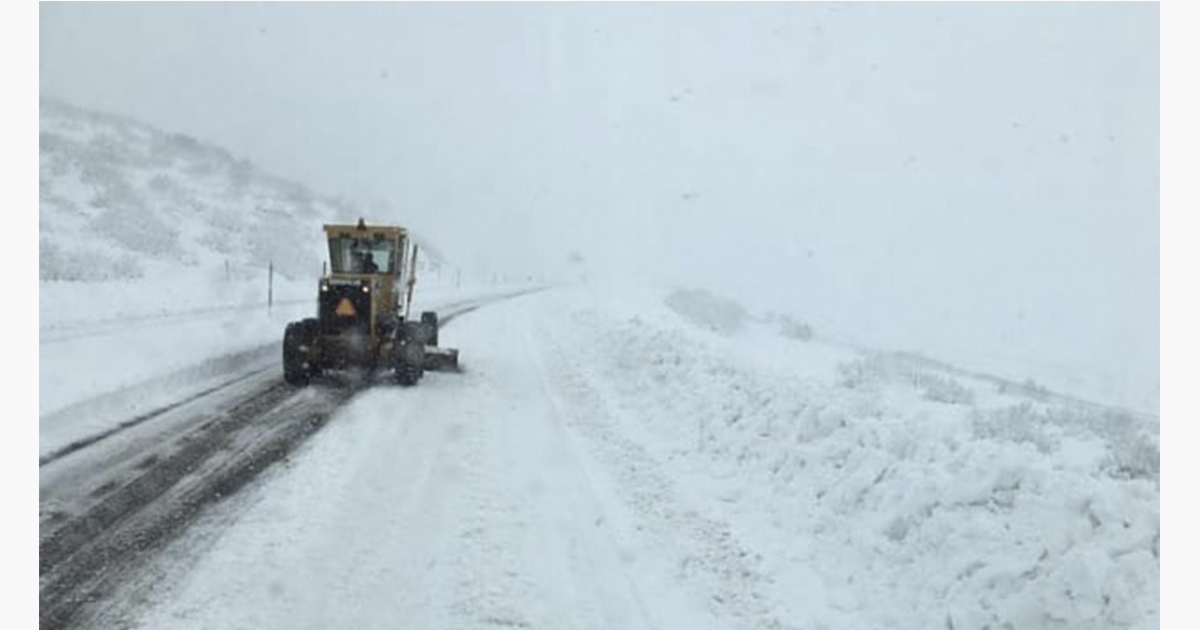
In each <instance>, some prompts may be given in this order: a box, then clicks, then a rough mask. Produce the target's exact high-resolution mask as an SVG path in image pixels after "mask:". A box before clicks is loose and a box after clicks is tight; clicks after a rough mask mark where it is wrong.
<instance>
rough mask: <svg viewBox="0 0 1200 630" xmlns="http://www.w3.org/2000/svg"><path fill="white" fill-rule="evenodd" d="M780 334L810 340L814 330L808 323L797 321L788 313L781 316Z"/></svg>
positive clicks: (789, 337)
mask: <svg viewBox="0 0 1200 630" xmlns="http://www.w3.org/2000/svg"><path fill="white" fill-rule="evenodd" d="M779 335H780V336H781V337H787V338H788V339H799V340H800V341H809V340H811V339H812V337H813V331H812V327H811V326H809V325H808V324H803V323H800V322H797V321H796V320H794V319H792V318H791V317H788V316H787V315H781V316H780V317H779Z"/></svg>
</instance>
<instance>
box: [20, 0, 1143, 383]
mask: <svg viewBox="0 0 1200 630" xmlns="http://www.w3.org/2000/svg"><path fill="white" fill-rule="evenodd" d="M1158 18H1159V12H1158V5H1157V4H1153V3H1003V2H1002V3H943V2H938V3H920V4H911V3H882V4H858V3H851V4H837V5H827V4H820V3H762V4H758V3H755V4H743V3H735V4H725V3H720V4H717V3H699V4H692V3H662V4H635V3H599V4H593V3H587V4H558V3H533V4H501V3H483V4H474V3H438V4H415V3H350V4H344V3H337V4H333V3H330V4H326V3H296V4H293V3H261V4H260V3H234V4H225V3H196V4H193V3H166V4H159V3H120V4H110V3H80V4H74V3H71V4H67V3H42V4H40V61H39V64H40V65H39V67H40V73H39V74H40V90H41V92H42V94H44V95H47V96H53V97H58V98H63V99H65V100H68V101H70V102H74V103H76V104H79V105H83V106H87V107H93V108H98V109H102V110H106V111H110V112H114V113H118V114H125V115H129V116H132V117H135V118H137V119H141V120H144V121H146V122H149V123H151V124H154V125H156V126H159V127H161V128H164V129H166V130H170V131H178V132H183V133H189V134H192V135H195V136H197V137H199V138H202V139H204V140H207V141H211V142H214V143H217V144H221V145H223V146H226V147H228V148H229V149H231V150H232V151H234V152H235V153H238V154H241V155H245V156H248V157H250V158H251V159H252V160H254V161H255V162H257V163H258V164H259V165H260V166H262V167H263V168H265V169H267V170H269V171H272V172H276V173H279V174H281V175H284V176H287V177H290V178H294V179H296V180H299V181H302V182H304V183H306V184H308V185H310V186H311V187H313V188H315V189H317V190H320V191H322V192H326V193H333V194H344V195H346V196H348V197H351V198H356V199H379V200H384V201H386V202H387V203H388V204H390V205H391V207H393V208H395V211H396V218H398V219H400V220H403V221H405V222H406V223H408V224H410V225H412V226H414V227H415V228H417V229H418V230H421V231H422V232H424V233H425V234H426V235H427V236H428V237H429V238H431V239H432V241H433V242H434V243H435V244H437V245H438V246H439V247H440V248H441V249H442V250H443V251H444V252H445V253H446V254H448V255H449V256H450V257H452V258H455V259H457V260H458V261H459V262H460V264H464V265H473V266H476V267H480V268H484V267H486V268H491V267H495V268H498V269H501V270H506V271H511V272H519V273H525V272H528V271H529V270H537V269H541V268H546V267H548V266H561V264H562V262H563V261H564V260H565V259H566V257H567V254H568V253H569V252H571V251H579V252H581V253H583V255H584V256H585V257H586V258H587V259H588V261H589V263H590V265H591V266H592V268H593V271H594V272H595V273H609V274H637V275H652V276H654V277H656V278H659V279H667V280H675V281H679V282H682V283H686V284H689V285H693V286H708V287H710V288H712V289H715V290H717V291H719V292H723V293H725V294H728V295H732V296H735V297H737V298H738V299H739V300H741V301H743V302H744V303H746V304H747V305H748V306H750V307H752V308H755V309H766V308H775V309H779V310H790V311H792V312H794V313H796V314H797V315H799V316H801V317H808V318H811V319H812V320H813V321H814V322H817V324H818V327H821V326H824V327H826V328H829V327H834V328H837V329H838V330H839V331H841V332H844V333H846V334H849V335H852V336H855V337H857V338H860V339H863V340H867V341H875V342H882V343H886V344H891V345H893V346H897V347H906V348H910V349H926V350H928V351H929V352H930V353H931V354H933V355H935V356H946V357H948V358H952V359H953V358H958V357H967V356H972V355H974V356H982V355H989V356H992V357H1002V358H1011V359H1019V360H1030V361H1040V362H1044V363H1051V364H1060V365H1064V366H1070V367H1071V368H1073V369H1080V370H1091V371H1096V372H1102V373H1104V374H1106V375H1107V376H1108V377H1109V378H1111V379H1112V380H1113V384H1114V387H1120V388H1124V389H1128V390H1130V391H1137V392H1139V394H1138V395H1141V393H1144V392H1146V391H1151V390H1154V389H1156V388H1157V383H1158V315H1159V308H1158V303H1159V294H1158V279H1159V268H1158V252H1159V242H1158V231H1159V221H1158V216H1159V215H1158V212H1159V194H1158V175H1159V163H1158V153H1159V118H1158V107H1159V72H1158V68H1159V59H1158V45H1159V35H1158Z"/></svg>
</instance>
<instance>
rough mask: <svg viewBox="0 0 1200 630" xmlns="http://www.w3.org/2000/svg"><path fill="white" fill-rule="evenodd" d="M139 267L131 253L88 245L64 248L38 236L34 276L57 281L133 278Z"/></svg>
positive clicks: (138, 276)
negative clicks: (108, 251)
mask: <svg viewBox="0 0 1200 630" xmlns="http://www.w3.org/2000/svg"><path fill="white" fill-rule="evenodd" d="M140 277H142V269H141V266H140V265H139V264H138V261H137V259H136V258H134V257H133V256H129V255H119V256H112V255H107V254H103V253H101V252H98V251H95V250H90V249H75V250H64V249H63V248H61V247H58V246H57V245H55V244H54V243H52V242H50V241H48V240H46V239H41V242H40V244H39V246H38V279H39V280H41V281H58V282H96V281H101V280H133V279H136V278H140Z"/></svg>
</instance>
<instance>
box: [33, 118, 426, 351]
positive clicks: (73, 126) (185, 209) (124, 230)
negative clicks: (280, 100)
mask: <svg viewBox="0 0 1200 630" xmlns="http://www.w3.org/2000/svg"><path fill="white" fill-rule="evenodd" d="M39 125H40V136H39V140H40V141H39V145H40V148H39V164H40V172H39V189H40V204H39V206H40V207H39V211H38V221H39V265H38V277H39V279H40V280H41V306H42V309H41V317H42V320H41V327H42V328H43V329H45V328H55V327H59V326H61V325H65V324H70V323H72V322H86V321H94V320H95V319H98V318H99V319H104V318H117V317H129V316H145V315H148V314H162V313H164V312H172V311H184V310H193V309H196V308H205V307H219V306H222V305H232V304H237V305H243V304H244V303H245V302H247V301H254V302H263V303H265V301H266V299H267V281H268V278H267V274H268V268H269V267H273V269H274V275H275V278H274V280H275V281H276V282H277V283H278V285H279V286H277V287H276V290H277V291H278V292H279V295H282V296H285V299H286V296H289V295H291V296H296V297H299V296H307V295H308V294H309V293H311V286H312V282H313V281H314V279H315V278H316V277H317V276H318V275H319V274H320V272H321V269H322V262H323V261H324V260H325V258H326V254H325V251H324V248H325V244H324V241H323V234H322V233H321V231H320V230H321V224H322V223H324V222H326V221H332V220H340V221H354V220H356V219H357V218H358V217H359V216H360V214H361V213H362V210H361V209H360V208H358V207H356V206H355V205H353V204H351V203H349V202H347V201H345V200H341V199H335V198H331V197H327V196H322V195H319V194H317V193H315V192H313V191H311V190H309V189H307V188H305V187H304V186H302V185H300V184H297V183H294V182H289V181H287V180H284V179H281V178H279V177H276V176H273V175H271V174H269V173H265V172H263V171H262V170H260V169H259V168H257V167H256V166H254V165H253V164H251V163H250V162H248V161H247V160H244V159H240V158H238V157H236V156H234V155H232V154H230V153H229V152H228V151H226V150H224V149H222V148H220V147H216V146H213V145H209V144H206V143H203V142H201V141H199V140H196V139H195V138H192V137H190V136H187V135H184V134H178V133H169V132H164V131H160V130H158V129H155V128H153V127H150V126H147V125H145V124H142V123H139V122H136V121H133V120H129V119H125V118H121V117H118V116H113V115H109V114H104V113H99V112H94V111H88V110H84V109H80V108H78V107H75V106H72V105H70V104H67V103H63V102H61V101H57V100H53V99H48V98H45V97H43V98H42V99H41V100H40V116H39ZM368 218H370V215H368ZM423 252H424V255H423V256H422V258H421V260H420V261H419V269H420V270H421V271H426V270H435V269H436V268H437V267H439V266H442V265H444V261H442V260H440V255H439V254H438V252H437V250H436V249H435V248H433V247H431V246H429V245H425V247H424V248H423ZM83 311H87V312H86V313H84V312H83Z"/></svg>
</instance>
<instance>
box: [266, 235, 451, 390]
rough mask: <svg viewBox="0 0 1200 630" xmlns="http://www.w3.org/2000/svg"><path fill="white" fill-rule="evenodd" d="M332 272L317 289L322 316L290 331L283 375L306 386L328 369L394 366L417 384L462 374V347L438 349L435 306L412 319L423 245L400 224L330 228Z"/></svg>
mask: <svg viewBox="0 0 1200 630" xmlns="http://www.w3.org/2000/svg"><path fill="white" fill-rule="evenodd" d="M325 235H326V238H327V239H328V241H329V273H327V274H325V275H324V276H323V277H322V278H321V279H320V281H319V283H318V286H317V316H316V317H315V318H307V319H303V320H300V321H295V322H291V323H290V324H288V325H287V328H286V329H285V331H284V334H283V377H284V379H285V380H286V381H287V382H288V383H290V384H292V385H306V384H308V383H309V381H310V380H311V379H312V378H314V377H316V376H318V375H320V374H321V373H322V372H324V371H326V370H339V369H349V368H359V369H366V370H371V371H373V370H376V369H379V368H387V369H391V370H392V371H393V372H394V374H395V378H396V380H397V382H399V383H400V384H402V385H414V384H416V382H417V381H418V380H420V378H421V376H422V375H423V374H424V372H425V371H426V370H437V371H456V370H457V369H458V351H457V350H452V349H448V348H438V347H437V343H438V317H437V313H436V312H434V311H426V312H423V313H421V317H420V319H418V320H409V319H408V311H409V306H410V305H411V303H412V292H413V285H414V284H415V283H416V261H417V246H416V244H415V243H411V242H410V241H409V238H408V232H407V230H405V229H404V228H402V227H396V226H380V225H371V226H368V225H367V224H366V222H365V221H363V220H362V219H359V221H358V224H357V225H353V224H346V225H341V224H335V225H326V226H325Z"/></svg>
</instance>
